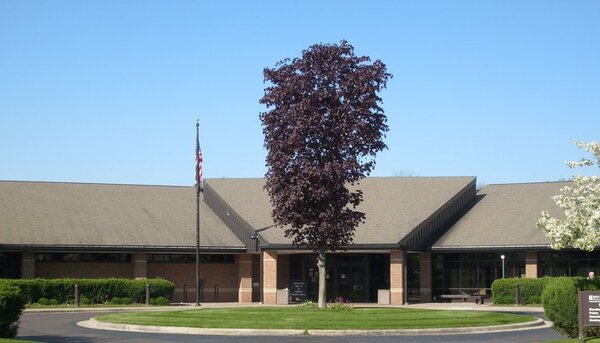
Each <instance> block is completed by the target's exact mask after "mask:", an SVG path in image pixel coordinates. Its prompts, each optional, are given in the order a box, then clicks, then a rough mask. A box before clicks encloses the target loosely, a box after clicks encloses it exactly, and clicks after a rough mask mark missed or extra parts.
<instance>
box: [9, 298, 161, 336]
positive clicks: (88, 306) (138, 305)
mask: <svg viewBox="0 0 600 343" xmlns="http://www.w3.org/2000/svg"><path fill="white" fill-rule="evenodd" d="M145 306H146V304H128V305H111V304H93V305H80V306H79V307H84V308H90V307H91V308H96V307H98V308H102V307H111V308H112V307H145ZM164 306H168V305H164ZM164 306H163V305H150V307H164ZM25 308H26V309H36V308H57V309H59V308H77V307H76V306H75V305H68V304H58V305H40V304H27V305H26V306H25ZM0 343H2V342H1V341H0Z"/></svg>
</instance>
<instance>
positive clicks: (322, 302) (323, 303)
mask: <svg viewBox="0 0 600 343" xmlns="http://www.w3.org/2000/svg"><path fill="white" fill-rule="evenodd" d="M317 267H319V308H326V307H327V271H326V269H325V248H321V249H319V257H318V258H317Z"/></svg>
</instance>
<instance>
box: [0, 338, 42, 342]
mask: <svg viewBox="0 0 600 343" xmlns="http://www.w3.org/2000/svg"><path fill="white" fill-rule="evenodd" d="M0 343H37V342H35V341H25V340H21V339H11V338H0Z"/></svg>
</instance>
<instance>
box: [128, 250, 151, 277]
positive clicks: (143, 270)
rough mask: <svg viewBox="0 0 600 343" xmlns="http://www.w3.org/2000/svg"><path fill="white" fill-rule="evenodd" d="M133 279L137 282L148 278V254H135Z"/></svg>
mask: <svg viewBox="0 0 600 343" xmlns="http://www.w3.org/2000/svg"><path fill="white" fill-rule="evenodd" d="M132 257H133V278H134V279H136V280H140V279H146V278H147V277H148V272H147V271H148V268H147V264H148V255H147V254H146V253H135V254H133V256H132Z"/></svg>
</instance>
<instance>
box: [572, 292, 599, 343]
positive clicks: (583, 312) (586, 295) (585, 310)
mask: <svg viewBox="0 0 600 343" xmlns="http://www.w3.org/2000/svg"><path fill="white" fill-rule="evenodd" d="M578 298H579V301H578V313H577V317H578V321H579V341H580V342H581V341H582V340H583V328H584V327H586V326H600V291H579V292H578Z"/></svg>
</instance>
